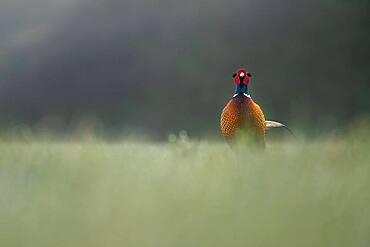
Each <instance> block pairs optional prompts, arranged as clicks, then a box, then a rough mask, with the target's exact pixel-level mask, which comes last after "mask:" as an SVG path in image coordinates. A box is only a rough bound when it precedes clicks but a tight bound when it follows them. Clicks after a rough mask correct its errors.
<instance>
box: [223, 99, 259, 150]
mask: <svg viewBox="0 0 370 247" xmlns="http://www.w3.org/2000/svg"><path fill="white" fill-rule="evenodd" d="M220 125H221V133H222V135H223V136H224V138H225V139H226V140H231V139H233V138H234V137H235V135H236V133H237V132H238V131H239V130H241V131H243V130H245V131H247V132H248V134H249V136H250V137H251V138H253V139H254V140H255V141H256V142H258V143H262V144H264V143H265V132H266V126H265V117H264V115H263V112H262V110H261V108H260V107H259V106H258V105H257V104H256V103H254V102H253V100H252V99H251V98H250V97H248V96H245V95H243V94H239V95H237V96H236V97H233V98H232V99H231V100H230V101H229V102H228V103H227V105H226V106H225V108H224V109H223V111H222V113H221V121H220Z"/></svg>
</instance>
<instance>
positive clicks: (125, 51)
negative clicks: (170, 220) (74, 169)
mask: <svg viewBox="0 0 370 247" xmlns="http://www.w3.org/2000/svg"><path fill="white" fill-rule="evenodd" d="M369 19H370V2H369V1H367V0H356V1H345V0H302V1H295V0H284V1H276V0H262V1H261V0H247V1H246V0H213V1H210V0H205V1H196V0H189V1H172V0H157V1H145V0H135V1H133V0H130V1H125V0H105V1H94V0H32V1H26V0H2V1H1V2H0V34H1V35H0V128H1V129H2V130H9V129H14V128H18V127H19V126H28V127H30V128H31V129H35V130H38V129H42V130H45V129H47V130H50V131H52V132H57V133H67V132H69V131H72V130H73V129H75V128H77V127H78V126H79V125H80V123H81V122H82V123H84V124H83V125H84V126H86V125H89V126H90V128H91V129H93V130H94V131H98V132H99V131H101V132H104V133H105V134H108V135H112V136H113V135H115V134H116V133H122V132H125V131H126V132H127V131H135V132H138V133H144V134H145V135H149V136H152V137H154V138H159V139H160V138H163V137H166V136H167V135H168V134H169V133H172V132H178V131H180V130H187V131H188V133H189V134H190V135H191V136H210V135H211V136H217V135H218V128H219V114H220V112H221V110H222V108H223V106H224V105H225V104H226V102H227V101H228V100H229V98H230V97H231V95H232V93H233V90H234V86H233V83H232V79H231V75H232V73H233V72H234V71H235V70H236V69H237V68H238V67H239V66H246V67H247V68H248V69H249V70H250V71H251V73H252V75H253V80H252V82H251V85H250V93H251V95H252V97H253V99H254V100H255V101H256V102H257V103H259V104H260V105H261V107H262V108H263V110H264V111H265V115H266V116H267V118H269V119H274V120H279V121H283V122H285V123H287V124H288V125H289V126H293V128H297V129H300V130H301V131H304V132H312V133H320V132H325V131H328V130H332V129H338V128H339V129H340V128H343V127H346V126H347V125H348V124H350V123H351V122H352V121H354V120H355V119H357V118H361V117H363V116H365V117H366V116H369V113H370V81H369V80H370V21H369Z"/></svg>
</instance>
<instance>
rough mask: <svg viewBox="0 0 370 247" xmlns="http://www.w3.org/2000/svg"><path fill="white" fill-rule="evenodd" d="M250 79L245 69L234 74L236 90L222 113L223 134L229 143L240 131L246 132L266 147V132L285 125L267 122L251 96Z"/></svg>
mask: <svg viewBox="0 0 370 247" xmlns="http://www.w3.org/2000/svg"><path fill="white" fill-rule="evenodd" d="M250 78H251V74H250V73H249V72H247V70H246V69H244V68H243V69H238V71H237V73H234V74H233V79H234V83H235V85H236V89H235V93H234V95H233V97H232V99H231V100H230V101H229V102H228V103H227V105H226V106H225V108H224V109H223V111H222V113H221V121H220V125H221V132H222V135H223V136H224V138H225V139H226V140H228V141H230V140H233V139H234V138H235V136H236V134H237V133H238V131H240V132H246V133H247V135H248V137H249V138H250V139H251V140H253V141H254V142H256V143H257V144H259V145H261V146H263V147H264V146H265V135H266V130H268V129H270V128H274V127H285V125H283V124H281V123H278V122H274V121H266V120H265V116H264V115H263V112H262V110H261V108H260V107H259V105H257V104H256V103H255V102H254V101H253V100H252V98H251V96H250V95H249V92H248V84H249V82H250Z"/></svg>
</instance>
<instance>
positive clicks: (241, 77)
mask: <svg viewBox="0 0 370 247" xmlns="http://www.w3.org/2000/svg"><path fill="white" fill-rule="evenodd" d="M241 81H242V82H243V84H244V85H248V83H249V76H248V75H247V70H246V69H238V71H237V73H236V76H235V77H234V83H235V84H236V85H240V82H241Z"/></svg>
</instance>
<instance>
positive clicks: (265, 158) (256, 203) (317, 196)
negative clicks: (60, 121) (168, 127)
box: [0, 128, 370, 247]
mask: <svg viewBox="0 0 370 247" xmlns="http://www.w3.org/2000/svg"><path fill="white" fill-rule="evenodd" d="M0 152H1V155H0V246H4V247H12V246H27V247H36V246H37V247H41V246H54V247H56V246H63V247H66V246H79V247H81V246H89V247H92V246H125V247H130V246H133V247H134V246H135V247H136V246H140V247H145V246H158V247H166V246H174V247H175V246H178V247H181V246H183V247H189V246H202V247H206V246H212V247H216V246H223V247H225V246H233V247H234V246H235V247H236V246H243V247H244V246H255V247H259V246H261V247H268V246H271V247H277V246H282V247H289V246H292V247H293V246H300V247H303V246H307V247H312V246H315V247H319V246H323V247H330V246H332V247H339V246H346V247H347V246H363V247H366V246H370V132H369V129H368V128H367V129H364V130H361V131H358V132H356V133H347V134H343V135H331V136H325V137H320V138H315V139H312V140H303V139H301V138H296V139H292V138H289V139H282V140H276V139H274V140H270V141H269V142H268V144H267V148H266V150H265V151H261V150H258V149H255V148H253V147H248V146H243V145H237V146H235V147H233V148H232V149H231V148H230V147H229V146H228V145H227V144H225V143H223V142H222V141H206V140H192V139H189V138H186V136H180V137H176V136H171V138H170V141H168V142H154V141H145V140H142V139H138V140H135V139H134V138H121V140H119V141H114V142H112V141H110V142H109V141H104V140H98V139H97V138H89V139H83V140H73V139H72V140H63V141H57V140H48V139H47V138H46V139H45V138H37V137H29V138H8V137H6V138H5V137H4V138H1V140H0Z"/></svg>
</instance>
